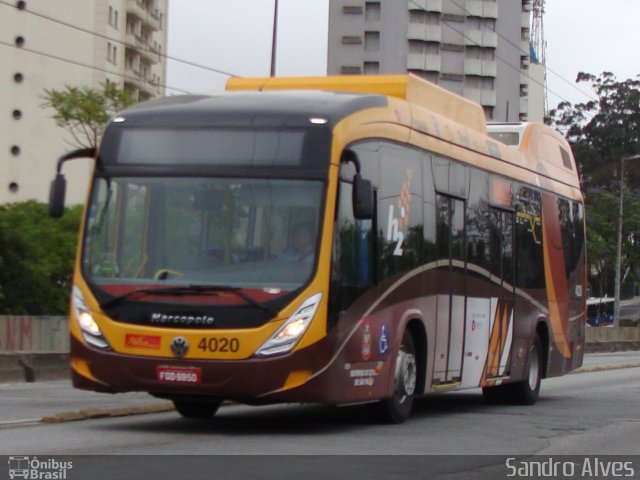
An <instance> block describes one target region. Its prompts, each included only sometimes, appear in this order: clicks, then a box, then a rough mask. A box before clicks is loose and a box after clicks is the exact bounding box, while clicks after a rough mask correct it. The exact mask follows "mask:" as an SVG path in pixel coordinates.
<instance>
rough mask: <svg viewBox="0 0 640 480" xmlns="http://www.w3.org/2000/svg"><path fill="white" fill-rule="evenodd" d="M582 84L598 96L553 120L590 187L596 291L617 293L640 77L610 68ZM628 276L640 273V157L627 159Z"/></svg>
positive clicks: (637, 134)
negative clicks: (618, 236) (620, 220)
mask: <svg viewBox="0 0 640 480" xmlns="http://www.w3.org/2000/svg"><path fill="white" fill-rule="evenodd" d="M576 81H577V82H578V83H586V84H588V85H590V87H591V88H592V89H593V91H594V93H595V95H596V97H597V98H596V100H592V101H589V102H586V103H578V104H575V105H573V104H571V103H569V102H563V103H561V104H559V105H558V106H557V107H556V108H555V109H554V110H552V111H551V112H550V114H549V121H550V123H552V124H553V125H554V126H555V127H556V128H558V130H560V131H561V132H563V133H564V134H565V136H566V137H567V139H568V140H569V142H570V143H571V147H572V150H573V153H574V155H575V157H576V162H577V164H578V169H579V171H580V176H581V180H582V184H583V189H584V190H585V199H586V213H587V249H588V250H587V251H588V258H589V263H590V267H591V268H590V271H591V273H592V274H593V275H592V276H591V284H592V287H593V288H592V289H593V290H594V294H600V295H602V294H604V293H608V294H609V295H611V294H612V293H613V285H614V281H613V278H614V274H615V271H614V268H615V256H616V232H617V222H618V209H619V201H620V188H622V185H623V182H621V181H620V180H621V179H620V173H621V172H620V162H621V159H622V158H625V157H629V156H632V155H636V154H638V153H639V152H640V76H638V77H636V79H628V80H625V81H618V80H617V79H616V77H615V76H614V75H613V74H612V73H609V72H604V73H602V74H600V76H598V77H596V76H594V75H592V74H588V73H582V72H581V73H579V74H578V77H577V80H576ZM625 177H626V178H625V179H624V185H625V187H626V189H625V206H624V224H623V253H624V255H623V258H622V262H623V265H622V273H623V279H624V278H625V277H626V276H627V275H628V274H630V273H631V274H632V277H634V278H636V279H638V278H640V218H639V217H640V210H639V209H640V201H639V200H638V199H640V161H629V162H627V163H626V164H625Z"/></svg>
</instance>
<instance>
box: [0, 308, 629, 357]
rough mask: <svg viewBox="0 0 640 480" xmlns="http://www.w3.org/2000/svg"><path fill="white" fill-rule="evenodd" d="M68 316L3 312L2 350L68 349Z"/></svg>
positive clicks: (625, 330) (594, 331)
mask: <svg viewBox="0 0 640 480" xmlns="http://www.w3.org/2000/svg"><path fill="white" fill-rule="evenodd" d="M67 322H68V319H67V317H66V316H64V317H59V316H19V315H15V316H14V315H0V353H18V352H20V353H66V352H68V351H69V331H68V326H67ZM639 341H640V327H618V328H613V327H587V329H586V343H587V344H594V343H609V342H639Z"/></svg>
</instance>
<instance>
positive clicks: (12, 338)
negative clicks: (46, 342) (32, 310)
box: [0, 317, 33, 352]
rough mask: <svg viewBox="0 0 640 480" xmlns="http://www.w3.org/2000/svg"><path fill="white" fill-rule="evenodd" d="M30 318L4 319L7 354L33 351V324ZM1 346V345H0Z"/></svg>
mask: <svg viewBox="0 0 640 480" xmlns="http://www.w3.org/2000/svg"><path fill="white" fill-rule="evenodd" d="M32 320H33V319H32V318H31V317H6V321H5V332H4V338H5V341H6V345H4V349H5V350H6V351H7V352H16V351H30V350H32V349H33V322H32ZM0 346H1V345H0Z"/></svg>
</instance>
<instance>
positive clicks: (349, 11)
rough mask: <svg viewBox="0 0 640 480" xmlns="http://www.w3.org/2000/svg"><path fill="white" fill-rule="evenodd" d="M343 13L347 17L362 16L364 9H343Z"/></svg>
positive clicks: (348, 7)
mask: <svg viewBox="0 0 640 480" xmlns="http://www.w3.org/2000/svg"><path fill="white" fill-rule="evenodd" d="M342 13H344V14H345V15H362V7H352V6H346V7H342Z"/></svg>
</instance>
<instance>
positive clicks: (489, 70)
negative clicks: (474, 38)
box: [464, 58, 498, 78]
mask: <svg viewBox="0 0 640 480" xmlns="http://www.w3.org/2000/svg"><path fill="white" fill-rule="evenodd" d="M497 73H498V67H497V65H496V62H495V61H493V60H479V59H476V58H467V59H465V61H464V74H465V75H473V76H477V77H494V78H495V77H496V75H497Z"/></svg>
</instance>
